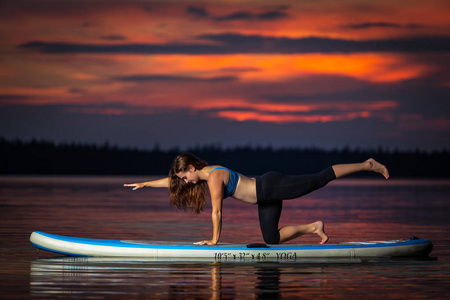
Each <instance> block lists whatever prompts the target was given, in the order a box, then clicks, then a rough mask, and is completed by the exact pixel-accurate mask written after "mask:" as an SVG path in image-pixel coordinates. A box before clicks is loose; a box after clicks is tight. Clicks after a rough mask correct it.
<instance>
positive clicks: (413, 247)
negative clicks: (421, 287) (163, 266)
mask: <svg viewBox="0 0 450 300" xmlns="http://www.w3.org/2000/svg"><path fill="white" fill-rule="evenodd" d="M30 241H31V243H32V244H33V245H34V246H35V247H36V248H38V249H42V250H46V251H50V252H54V253H60V254H65V255H69V256H91V257H142V258H144V257H146V258H170V259H177V258H178V259H186V258H192V259H194V258H199V259H211V260H295V259H300V258H333V257H336V258H337V257H341V258H342V257H343V258H355V257H414V256H427V255H428V254H429V253H430V252H431V250H432V248H433V244H432V243H431V241H429V240H427V239H419V238H411V239H407V240H402V239H400V240H390V241H368V242H343V243H327V244H323V245H321V244H277V245H266V244H260V243H258V244H242V243H240V244H234V243H219V244H217V245H212V246H211V245H194V244H192V243H185V242H168V241H140V240H108V239H89V238H79V237H70V236H62V235H56V234H50V233H45V232H39V231H35V232H33V233H32V234H31V236H30Z"/></svg>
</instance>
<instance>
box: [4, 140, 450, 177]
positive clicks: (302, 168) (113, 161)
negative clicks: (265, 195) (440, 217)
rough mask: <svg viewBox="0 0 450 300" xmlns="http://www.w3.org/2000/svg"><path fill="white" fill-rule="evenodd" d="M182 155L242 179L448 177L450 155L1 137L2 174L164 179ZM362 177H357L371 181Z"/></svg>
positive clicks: (443, 151) (421, 152)
mask: <svg viewBox="0 0 450 300" xmlns="http://www.w3.org/2000/svg"><path fill="white" fill-rule="evenodd" d="M181 152H190V153H193V154H195V155H197V156H198V157H200V158H201V159H203V160H206V161H207V162H209V163H210V164H220V165H224V166H227V167H229V168H232V169H235V170H236V171H238V172H240V173H243V174H262V173H264V172H268V171H271V170H275V171H279V172H282V173H286V174H307V173H314V172H318V171H320V170H322V169H324V168H326V167H328V166H330V165H333V164H338V163H349V162H359V161H364V160H366V159H367V158H369V157H373V158H375V159H377V160H378V161H380V162H382V163H383V164H385V165H386V166H387V167H388V168H389V171H390V173H391V175H392V176H393V177H395V178H450V152H449V151H448V150H446V149H445V150H442V151H434V152H426V151H420V150H413V151H400V150H391V151H389V150H383V149H382V148H379V149H377V150H358V149H354V150H353V149H352V150H350V149H334V150H323V149H319V148H284V149H283V148H282V149H272V148H270V147H265V148H262V147H236V148H233V149H222V148H220V147H217V146H203V147H195V148H191V149H187V150H185V151H180V150H179V149H171V150H161V149H159V148H157V147H155V148H154V149H152V150H138V149H131V148H118V147H115V146H110V145H109V144H104V145H100V146H98V145H92V144H91V145H88V144H75V143H72V144H65V145H58V144H56V143H54V142H48V141H37V140H32V141H27V142H24V141H20V140H6V139H4V138H0V175H124V176H134V175H136V176H140V175H145V176H149V175H160V174H167V172H168V170H169V168H170V166H171V164H172V161H173V159H174V157H175V156H176V155H178V154H179V153H181ZM373 176H374V175H373V174H370V173H360V174H358V175H357V176H355V177H373Z"/></svg>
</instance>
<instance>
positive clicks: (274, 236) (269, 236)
mask: <svg viewBox="0 0 450 300" xmlns="http://www.w3.org/2000/svg"><path fill="white" fill-rule="evenodd" d="M263 239H264V242H265V243H266V244H279V243H280V232H279V231H277V232H276V233H263Z"/></svg>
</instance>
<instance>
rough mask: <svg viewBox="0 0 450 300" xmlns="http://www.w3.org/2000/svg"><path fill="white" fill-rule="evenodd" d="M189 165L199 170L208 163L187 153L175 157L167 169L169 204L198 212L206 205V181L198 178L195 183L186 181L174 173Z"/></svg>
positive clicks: (184, 169)
mask: <svg viewBox="0 0 450 300" xmlns="http://www.w3.org/2000/svg"><path fill="white" fill-rule="evenodd" d="M190 165H192V166H193V167H194V168H195V169H196V170H201V169H203V168H204V167H206V166H207V165H208V163H207V162H205V161H202V160H200V159H199V158H197V157H196V156H195V155H192V154H189V153H184V154H180V155H178V156H177V157H176V158H175V161H174V162H173V165H172V168H170V171H169V194H170V205H172V206H174V207H176V208H178V209H181V208H182V209H184V210H190V211H193V212H195V213H197V214H198V213H200V212H201V211H202V210H203V209H204V208H205V206H206V187H207V183H206V181H203V180H200V181H198V182H197V183H196V184H193V183H186V182H184V180H183V179H181V178H179V177H178V176H177V175H176V174H177V173H179V172H187V171H188V170H189V166H190Z"/></svg>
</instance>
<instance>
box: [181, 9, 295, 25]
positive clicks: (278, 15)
mask: <svg viewBox="0 0 450 300" xmlns="http://www.w3.org/2000/svg"><path fill="white" fill-rule="evenodd" d="M284 9H285V8H283V7H282V8H280V10H270V11H265V12H261V13H253V12H250V11H237V12H234V13H231V14H228V15H224V16H214V15H213V14H211V13H209V12H208V11H207V10H206V8H204V7H199V6H188V7H187V8H186V12H187V13H188V14H189V15H190V16H192V17H194V18H196V19H210V20H213V21H219V22H224V21H255V20H256V21H276V20H279V19H284V18H287V17H288V14H287V13H285V12H283V11H281V10H284Z"/></svg>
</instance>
